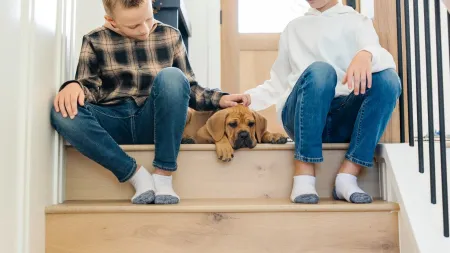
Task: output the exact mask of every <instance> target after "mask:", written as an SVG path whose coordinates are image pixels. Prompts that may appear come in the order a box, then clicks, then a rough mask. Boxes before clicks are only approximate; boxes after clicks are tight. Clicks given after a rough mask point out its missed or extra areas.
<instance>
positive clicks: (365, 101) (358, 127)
mask: <svg viewBox="0 0 450 253" xmlns="http://www.w3.org/2000/svg"><path fill="white" fill-rule="evenodd" d="M366 103H367V100H364V101H363V102H362V104H361V107H360V111H359V113H361V117H359V120H358V126H357V128H356V129H357V130H356V131H357V132H356V143H355V147H354V148H353V150H352V152H351V154H350V155H352V156H353V155H354V153H355V151H356V150H357V149H358V148H359V145H360V144H361V143H360V142H361V121H362V120H363V118H364V109H365V104H366Z"/></svg>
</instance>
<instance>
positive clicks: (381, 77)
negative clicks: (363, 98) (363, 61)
mask: <svg viewBox="0 0 450 253" xmlns="http://www.w3.org/2000/svg"><path fill="white" fill-rule="evenodd" d="M375 75H377V77H376V78H373V82H374V83H373V84H372V88H371V89H374V90H375V91H378V92H376V93H378V94H380V95H382V96H383V97H386V96H390V97H392V98H394V99H397V98H398V97H399V96H400V94H401V92H402V85H401V82H400V78H399V76H398V74H397V72H395V71H394V70H393V69H386V70H383V71H381V72H379V73H376V74H375Z"/></svg>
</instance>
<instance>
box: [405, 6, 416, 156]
mask: <svg viewBox="0 0 450 253" xmlns="http://www.w3.org/2000/svg"><path fill="white" fill-rule="evenodd" d="M404 6H405V33H406V35H405V40H406V71H407V73H406V86H407V92H408V133H409V145H410V146H411V147H413V146H414V116H413V103H412V102H413V99H412V83H411V76H412V73H411V41H410V38H411V31H410V24H409V0H405V1H404Z"/></svg>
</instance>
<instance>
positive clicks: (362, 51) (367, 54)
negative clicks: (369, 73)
mask: <svg viewBox="0 0 450 253" xmlns="http://www.w3.org/2000/svg"><path fill="white" fill-rule="evenodd" d="M359 54H362V55H364V56H366V57H368V58H369V59H370V61H372V59H373V54H372V52H370V51H368V50H361V51H360V52H359Z"/></svg>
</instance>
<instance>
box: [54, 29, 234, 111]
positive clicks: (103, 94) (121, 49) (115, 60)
mask: <svg viewBox="0 0 450 253" xmlns="http://www.w3.org/2000/svg"><path fill="white" fill-rule="evenodd" d="M167 67H176V68H179V69H180V70H181V71H182V72H183V73H184V74H185V75H186V77H187V79H188V80H189V83H190V87H191V92H190V100H189V107H191V108H193V109H195V110H215V109H218V108H219V101H220V98H221V97H222V96H223V95H224V94H226V93H223V92H221V91H220V90H213V89H207V88H204V87H201V86H200V85H199V84H198V83H197V81H196V80H195V75H194V72H193V71H192V68H191V66H190V64H189V59H188V56H187V53H186V48H185V46H184V43H183V41H182V37H181V34H180V32H179V31H178V30H177V29H175V28H174V27H171V26H169V25H166V24H163V23H161V22H159V21H157V23H156V28H154V30H153V32H152V33H151V34H150V35H149V37H148V39H147V40H145V41H138V40H134V39H131V38H128V37H125V36H122V35H120V34H118V33H116V32H115V31H112V30H110V29H109V28H106V27H104V26H103V27H100V28H97V29H95V30H93V31H92V32H90V33H89V34H87V35H85V36H84V37H83V44H82V48H81V53H80V59H79V62H78V66H77V71H76V76H75V80H71V81H68V82H65V83H64V84H63V85H62V86H61V88H60V90H62V89H63V88H64V87H65V86H66V85H67V84H69V83H71V82H78V83H79V84H80V85H81V87H82V89H83V90H84V94H85V95H86V101H87V102H90V103H94V104H104V105H107V104H116V103H119V102H121V101H122V100H123V99H126V98H133V99H134V101H136V104H137V105H139V106H141V105H142V104H144V102H145V101H146V99H147V98H148V97H149V95H150V90H151V88H152V85H153V81H154V80H155V77H156V75H157V74H158V72H159V71H161V70H162V69H164V68H167Z"/></svg>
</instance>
